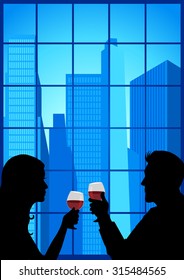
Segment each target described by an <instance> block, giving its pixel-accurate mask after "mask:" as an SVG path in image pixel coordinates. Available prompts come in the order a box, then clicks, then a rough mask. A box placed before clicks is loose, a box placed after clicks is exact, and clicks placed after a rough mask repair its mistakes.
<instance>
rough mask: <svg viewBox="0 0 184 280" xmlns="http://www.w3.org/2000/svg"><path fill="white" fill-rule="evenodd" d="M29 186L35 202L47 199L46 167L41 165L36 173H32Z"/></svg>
mask: <svg viewBox="0 0 184 280" xmlns="http://www.w3.org/2000/svg"><path fill="white" fill-rule="evenodd" d="M29 188H30V191H31V192H30V194H31V197H32V199H33V201H34V202H42V201H44V200H45V195H46V189H47V188H48V186H47V184H46V182H45V170H44V167H39V169H37V170H36V171H35V172H34V173H32V174H30V180H29Z"/></svg>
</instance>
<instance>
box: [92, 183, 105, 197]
mask: <svg viewBox="0 0 184 280" xmlns="http://www.w3.org/2000/svg"><path fill="white" fill-rule="evenodd" d="M102 192H104V193H105V188H104V185H103V183H102V182H93V183H90V184H89V186H88V194H89V197H90V198H91V199H95V200H102V198H101V193H102Z"/></svg>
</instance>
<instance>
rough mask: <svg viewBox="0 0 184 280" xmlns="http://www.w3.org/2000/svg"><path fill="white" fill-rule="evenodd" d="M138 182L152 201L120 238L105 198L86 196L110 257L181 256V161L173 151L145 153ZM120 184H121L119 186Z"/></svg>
mask: <svg viewBox="0 0 184 280" xmlns="http://www.w3.org/2000/svg"><path fill="white" fill-rule="evenodd" d="M146 161H147V163H148V164H147V166H146V168H145V177H144V179H143V181H142V183H141V184H142V186H144V188H145V200H146V202H154V203H155V204H156V207H153V208H151V209H150V210H149V211H148V212H147V213H146V214H145V216H144V217H143V219H142V220H141V221H140V222H139V223H138V224H137V226H136V227H135V228H134V230H133V231H132V232H131V233H130V235H129V236H128V238H126V239H124V238H123V236H122V234H121V233H120V231H119V229H118V227H117V226H116V224H115V223H114V222H113V221H111V219H110V216H109V214H108V207H109V205H108V202H107V200H106V199H105V197H104V195H103V194H102V201H97V200H96V201H95V200H92V199H89V201H90V202H91V204H90V210H91V211H92V214H95V215H96V216H97V221H98V223H99V226H100V234H101V236H102V239H103V242H104V244H105V246H106V249H107V253H108V254H109V256H110V257H111V258H112V259H115V260H123V259H130V260H131V259H142V260H147V259H150V260H153V259H155V260H159V259H165V260H169V259H170V260H177V259H182V260H183V259H184V196H183V195H182V194H181V192H180V185H181V183H182V180H183V177H184V163H183V162H182V161H181V160H180V159H179V158H178V157H177V156H175V155H174V154H172V153H170V152H166V151H155V152H153V153H151V154H148V155H147V156H146ZM122 187H123V186H122Z"/></svg>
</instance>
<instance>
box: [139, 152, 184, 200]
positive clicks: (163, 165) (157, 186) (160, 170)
mask: <svg viewBox="0 0 184 280" xmlns="http://www.w3.org/2000/svg"><path fill="white" fill-rule="evenodd" d="M146 161H147V163H148V164H147V166H146V168H145V177H144V179H143V181H142V183H141V184H142V185H143V186H145V194H146V197H145V199H146V201H147V202H157V201H158V200H160V199H162V200H163V199H167V197H168V196H171V195H172V194H175V193H176V192H178V191H179V188H180V185H181V183H182V181H183V177H184V163H183V162H182V160H181V159H180V158H179V157H177V156H176V155H175V154H173V153H170V152H167V151H154V152H153V153H150V154H147V155H146Z"/></svg>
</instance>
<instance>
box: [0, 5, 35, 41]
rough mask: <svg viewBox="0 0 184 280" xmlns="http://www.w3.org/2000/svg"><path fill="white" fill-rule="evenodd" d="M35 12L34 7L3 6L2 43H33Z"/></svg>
mask: <svg viewBox="0 0 184 280" xmlns="http://www.w3.org/2000/svg"><path fill="white" fill-rule="evenodd" d="M35 11H36V6H35V5H29V4H24V5H18V4H16V5H4V41H5V42H12V41H13V42H15V41H16V40H19V41H20V40H23V41H24V40H25V39H28V38H29V37H31V38H32V40H33V41H35V29H36V28H35V23H36V18H35ZM23 41H22V42H23Z"/></svg>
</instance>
